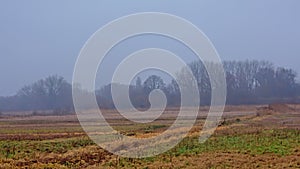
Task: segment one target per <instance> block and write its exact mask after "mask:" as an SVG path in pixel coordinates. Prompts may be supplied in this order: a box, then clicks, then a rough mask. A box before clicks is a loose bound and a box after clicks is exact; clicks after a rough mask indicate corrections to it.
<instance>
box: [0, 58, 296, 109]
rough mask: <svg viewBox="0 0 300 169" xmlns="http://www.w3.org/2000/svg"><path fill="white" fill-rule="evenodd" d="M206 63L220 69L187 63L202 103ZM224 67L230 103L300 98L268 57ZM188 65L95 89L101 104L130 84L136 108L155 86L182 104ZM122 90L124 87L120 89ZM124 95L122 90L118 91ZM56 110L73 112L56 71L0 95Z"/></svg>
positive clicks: (24, 105)
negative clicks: (171, 73)
mask: <svg viewBox="0 0 300 169" xmlns="http://www.w3.org/2000/svg"><path fill="white" fill-rule="evenodd" d="M204 65H207V66H210V68H212V70H217V69H218V66H220V65H217V64H215V63H212V62H211V63H209V62H208V63H206V64H203V63H202V62H200V61H197V62H196V61H195V62H192V63H190V64H189V65H188V67H189V68H190V70H191V71H192V73H193V75H194V76H195V79H196V80H197V85H198V88H199V94H200V100H201V102H200V103H201V105H209V104H210V98H211V88H212V85H211V82H210V79H209V75H208V72H207V71H206V68H205V66H204ZM223 67H224V70H225V74H226V83H227V104H232V105H237V104H266V103H272V102H298V101H300V99H299V98H300V84H299V83H297V81H296V77H297V74H296V72H295V71H294V70H292V69H287V68H283V67H275V66H274V65H273V64H272V63H270V62H267V61H249V60H247V61H225V62H224V63H223ZM185 71H186V68H183V69H182V71H180V72H178V76H177V77H176V78H177V80H175V79H173V80H172V81H171V82H169V83H165V82H164V80H163V78H162V77H160V76H157V75H151V76H149V77H148V78H146V79H145V80H144V81H142V79H141V78H140V77H137V78H136V81H135V83H134V84H132V85H130V86H125V85H122V84H109V85H106V86H103V87H101V88H100V89H99V90H97V91H95V93H96V97H97V101H98V104H99V107H101V108H114V106H115V105H114V103H113V100H112V95H111V87H112V85H115V87H116V88H126V89H127V88H129V96H130V99H131V103H132V104H133V106H135V107H136V108H142V109H144V108H148V107H149V106H150V103H149V100H148V96H149V93H150V92H151V91H152V90H154V89H160V90H162V91H163V92H164V93H165V95H166V97H167V105H168V106H170V107H176V106H180V90H179V87H178V83H177V81H178V80H185V73H184V72H185ZM120 91H122V90H120ZM119 94H120V95H122V92H120V93H119ZM20 110H56V111H59V112H62V113H67V112H72V110H73V101H72V86H71V84H69V83H68V82H67V81H66V80H65V79H64V78H63V77H60V76H57V75H54V76H49V77H47V78H45V79H42V80H39V81H37V82H35V83H33V84H31V85H27V86H24V87H23V88H21V89H20V90H19V91H18V92H17V93H16V95H14V96H10V97H0V111H20Z"/></svg>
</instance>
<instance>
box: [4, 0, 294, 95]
mask: <svg viewBox="0 0 300 169" xmlns="http://www.w3.org/2000/svg"><path fill="white" fill-rule="evenodd" d="M299 9H300V1H299V0H285V1H282V0H264V1H262V0H248V1H240V0H234V1H233V0H224V1H220V0H207V1H200V0H190V1H179V0H170V1H162V0H151V1H141V0H130V1H127V0H121V1H120V0H118V1H117V0H107V1H101V0H97V1H96V0H95V1H73V0H68V1H62V0H49V1H39V0H35V1H33V0H26V1H21V0H19V1H16V0H2V1H1V2H0V24H1V25H0V79H1V80H0V82H1V86H0V95H12V94H14V93H15V92H16V91H17V90H18V89H19V88H20V87H22V86H23V85H25V84H30V83H32V82H34V81H36V80H38V79H41V78H44V77H46V76H48V75H53V74H58V75H62V76H64V77H65V78H66V79H67V80H68V81H71V79H72V73H73V68H74V64H75V61H76V58H77V56H78V53H79V51H80V49H81V48H82V46H83V45H84V43H85V41H86V40H87V39H88V38H89V37H90V36H91V35H92V34H93V33H94V32H95V31H96V30H97V29H99V28H100V27H101V26H103V25H104V24H106V23H108V22H109V21H111V20H113V19H117V18H118V17H121V16H124V15H128V14H132V13H136V12H166V13H170V14H174V15H178V16H180V17H183V18H185V19H187V20H189V21H191V22H192V23H194V24H195V25H196V26H198V27H199V28H200V29H201V30H202V31H203V32H204V33H206V35H207V36H208V37H209V38H210V40H211V41H212V42H213V44H214V45H215V47H216V49H217V50H218V52H219V54H220V57H221V58H222V59H223V60H245V59H258V60H269V61H272V62H273V63H274V64H275V65H278V66H285V67H289V68H293V69H295V70H296V71H297V72H300V66H299V64H300V10H299ZM154 40H155V38H153V37H152V40H151V37H150V42H149V44H150V45H151V44H152V45H153V44H154V43H153V42H154ZM151 42H152V43H151ZM129 44H130V43H129ZM133 44H134V43H133ZM135 44H136V43H135ZM145 44H146V45H145ZM149 44H147V42H145V43H141V44H140V46H139V48H142V47H144V46H143V45H145V46H148V45H149ZM155 44H157V43H155ZM158 44H160V43H158ZM161 44H162V45H163V44H165V43H161ZM169 46H170V45H169ZM174 46H176V45H174ZM163 47H166V48H167V47H168V46H163ZM174 48H176V49H177V47H174ZM132 49H133V48H132ZM120 51H122V50H120ZM111 57H113V56H111ZM111 59H112V60H114V59H113V58H111ZM101 83H103V84H104V83H107V82H105V80H103V82H101Z"/></svg>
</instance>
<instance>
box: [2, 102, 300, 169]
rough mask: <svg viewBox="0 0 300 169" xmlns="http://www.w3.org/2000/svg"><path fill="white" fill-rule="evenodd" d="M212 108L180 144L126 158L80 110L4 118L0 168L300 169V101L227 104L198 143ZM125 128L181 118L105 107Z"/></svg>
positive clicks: (131, 131) (136, 133)
mask: <svg viewBox="0 0 300 169" xmlns="http://www.w3.org/2000/svg"><path fill="white" fill-rule="evenodd" d="M207 110H208V108H207V107H203V108H201V109H200V113H199V116H198V119H197V122H196V124H195V126H194V127H193V129H192V130H191V131H190V133H189V134H188V137H186V138H185V139H184V140H183V141H182V142H180V144H178V145H177V146H176V147H175V148H173V149H171V150H169V151H168V152H165V153H163V154H161V155H158V156H155V157H149V158H143V159H130V158H122V157H118V156H116V155H113V154H111V153H109V152H107V151H105V150H103V149H102V148H100V147H98V146H97V145H96V144H95V143H94V142H93V141H92V140H90V139H89V137H88V136H87V135H86V134H85V132H84V131H83V129H82V128H81V126H80V124H79V123H78V120H77V117H76V116H75V115H65V116H32V115H30V114H26V115H24V116H20V114H18V113H15V115H14V116H8V115H5V114H2V116H1V117H0V126H1V128H0V168H4V169H6V168H144V169H146V168H147V169H150V168H300V105H285V104H274V105H257V106H227V107H226V109H225V112H224V114H223V117H222V121H221V122H220V124H219V127H218V128H217V130H216V131H215V133H214V134H213V136H212V137H210V138H209V139H208V140H207V141H206V142H205V143H203V144H200V143H199V142H198V138H199V134H200V130H201V128H202V126H203V124H204V121H205V118H206V115H207ZM106 115H107V120H108V122H109V123H110V124H111V125H112V126H113V127H114V128H115V129H117V130H119V131H120V132H121V133H123V134H125V135H128V136H131V137H138V138H145V137H152V136H155V135H157V134H158V133H161V132H163V131H165V130H166V129H167V128H168V127H169V126H170V125H171V124H172V123H173V122H174V119H175V118H176V115H177V113H176V109H168V110H166V111H165V113H164V114H163V115H162V117H160V118H159V119H157V120H156V121H154V122H152V123H149V124H137V123H132V122H130V121H128V120H125V119H122V118H121V117H120V116H119V115H117V113H116V112H114V111H112V110H109V111H108V110H107V111H106Z"/></svg>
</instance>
